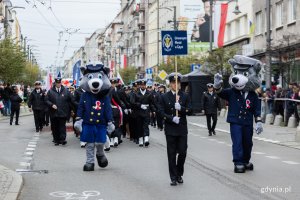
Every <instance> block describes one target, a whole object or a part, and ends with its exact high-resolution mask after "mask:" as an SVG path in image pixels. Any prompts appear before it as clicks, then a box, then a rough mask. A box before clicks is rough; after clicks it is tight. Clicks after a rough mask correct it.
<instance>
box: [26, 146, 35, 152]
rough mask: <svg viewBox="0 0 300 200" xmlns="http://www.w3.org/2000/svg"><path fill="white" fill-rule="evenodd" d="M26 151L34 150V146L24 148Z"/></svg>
mask: <svg viewBox="0 0 300 200" xmlns="http://www.w3.org/2000/svg"><path fill="white" fill-rule="evenodd" d="M26 151H35V148H30V147H29V148H26Z"/></svg>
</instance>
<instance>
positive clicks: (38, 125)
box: [33, 110, 44, 130]
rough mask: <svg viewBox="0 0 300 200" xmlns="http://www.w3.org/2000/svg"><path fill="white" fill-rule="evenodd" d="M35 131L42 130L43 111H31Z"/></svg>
mask: <svg viewBox="0 0 300 200" xmlns="http://www.w3.org/2000/svg"><path fill="white" fill-rule="evenodd" d="M33 116H34V123H35V129H36V130H40V129H42V128H43V124H44V111H43V110H33Z"/></svg>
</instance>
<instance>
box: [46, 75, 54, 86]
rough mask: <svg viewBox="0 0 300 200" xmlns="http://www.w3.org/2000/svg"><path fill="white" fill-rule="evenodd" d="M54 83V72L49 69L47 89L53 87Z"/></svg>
mask: <svg viewBox="0 0 300 200" xmlns="http://www.w3.org/2000/svg"><path fill="white" fill-rule="evenodd" d="M52 84H53V78H52V74H51V73H50V72H49V71H48V73H47V80H46V90H47V91H48V90H50V89H51V88H52Z"/></svg>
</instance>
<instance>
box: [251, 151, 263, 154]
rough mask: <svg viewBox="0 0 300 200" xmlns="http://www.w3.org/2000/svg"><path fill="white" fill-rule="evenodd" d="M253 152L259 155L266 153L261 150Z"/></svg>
mask: <svg viewBox="0 0 300 200" xmlns="http://www.w3.org/2000/svg"><path fill="white" fill-rule="evenodd" d="M252 153H253V154H257V155H264V154H266V153H263V152H259V151H253V152H252Z"/></svg>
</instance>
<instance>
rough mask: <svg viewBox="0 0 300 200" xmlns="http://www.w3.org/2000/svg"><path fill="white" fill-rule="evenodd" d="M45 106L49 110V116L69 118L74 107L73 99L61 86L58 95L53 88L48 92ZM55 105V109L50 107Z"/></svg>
mask: <svg viewBox="0 0 300 200" xmlns="http://www.w3.org/2000/svg"><path fill="white" fill-rule="evenodd" d="M46 102H47V105H48V106H49V109H50V116H51V117H52V118H53V117H61V118H67V119H69V118H70V115H71V109H72V108H73V107H74V99H73V98H72V96H71V93H70V92H69V91H68V90H67V89H66V88H65V87H64V86H61V91H60V93H58V92H57V91H56V87H55V86H54V87H53V88H51V89H50V90H49V91H48V94H47V101H46ZM53 105H56V106H57V109H53V108H52V106H53Z"/></svg>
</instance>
